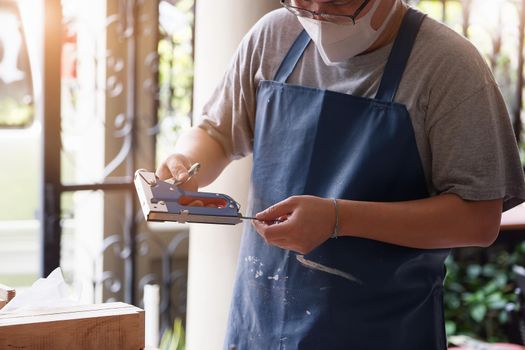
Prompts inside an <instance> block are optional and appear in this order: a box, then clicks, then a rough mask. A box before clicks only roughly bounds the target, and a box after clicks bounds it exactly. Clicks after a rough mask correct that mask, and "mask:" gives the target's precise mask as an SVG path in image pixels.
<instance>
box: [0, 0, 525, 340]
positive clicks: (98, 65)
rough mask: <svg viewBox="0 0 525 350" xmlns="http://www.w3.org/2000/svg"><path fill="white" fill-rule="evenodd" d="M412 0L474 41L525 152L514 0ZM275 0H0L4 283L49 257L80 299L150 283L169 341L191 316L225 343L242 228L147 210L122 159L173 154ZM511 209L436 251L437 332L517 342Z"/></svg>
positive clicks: (136, 161)
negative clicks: (439, 288) (459, 244)
mask: <svg viewBox="0 0 525 350" xmlns="http://www.w3.org/2000/svg"><path fill="white" fill-rule="evenodd" d="M410 3H411V4H412V5H413V6H417V7H418V8H420V9H421V10H422V11H423V12H426V13H428V14H429V15H430V16H431V17H433V18H435V19H437V20H439V21H442V22H444V23H446V24H447V25H448V26H450V27H451V28H453V29H454V30H456V31H457V32H459V33H461V34H462V35H464V36H466V37H468V38H469V39H470V40H472V41H473V43H474V44H475V45H476V46H477V47H478V49H479V50H480V51H481V52H482V53H483V54H484V56H485V58H486V60H487V62H488V64H489V65H490V67H491V68H492V70H493V72H494V75H495V76H496V80H497V81H498V84H499V86H500V88H501V90H502V92H503V95H504V98H505V101H506V103H507V107H508V110H509V113H510V116H511V120H512V124H513V126H514V130H515V135H516V140H517V141H518V144H519V145H520V152H521V158H522V162H523V164H524V165H525V134H524V128H523V120H524V118H523V101H522V98H523V82H524V80H523V66H524V60H523V59H524V54H523V44H524V42H525V40H524V32H525V31H524V24H525V0H421V1H410ZM278 7H279V3H278V1H277V0H275V1H269V0H257V1H253V2H249V3H246V4H244V3H243V2H238V1H237V2H236V1H233V0H221V2H220V3H219V2H217V1H215V2H214V1H211V0H90V1H86V0H81V1H78V0H76V1H75V0H62V1H59V0H0V169H1V171H0V188H1V194H0V283H3V284H7V285H10V286H13V287H16V288H17V289H18V290H23V289H24V287H27V286H29V285H31V284H32V282H34V281H35V280H36V279H37V278H38V277H40V276H47V274H49V272H51V271H52V270H53V269H54V268H55V267H56V266H60V267H61V268H62V271H63V273H64V276H65V278H66V281H67V282H68V283H69V284H70V285H71V286H72V288H73V289H74V291H75V293H77V295H79V297H80V298H81V300H82V301H84V302H104V301H111V300H118V301H125V302H128V303H132V304H135V305H138V306H141V307H144V290H145V289H144V287H145V286H146V285H156V286H158V292H157V289H151V288H150V289H147V292H146V293H153V296H150V298H152V299H151V300H155V299H156V297H158V298H159V302H158V303H157V312H158V316H157V315H156V314H154V316H155V318H158V325H157V324H153V327H154V328H157V333H158V334H157V335H156V336H157V337H158V338H162V335H164V345H163V346H164V347H165V346H166V344H168V343H169V342H170V340H173V339H175V340H173V343H172V348H176V347H173V344H174V342H175V341H176V339H180V336H181V334H183V333H184V329H187V331H188V334H187V336H188V337H187V341H188V348H190V347H191V348H195V349H203V348H220V346H221V344H222V337H223V335H224V334H223V333H224V327H225V322H226V317H227V309H228V305H229V297H230V295H231V286H232V281H233V274H234V271H235V262H236V258H237V255H236V254H237V253H236V249H237V248H238V240H239V235H240V228H217V227H209V226H206V227H202V225H200V226H199V225H196V226H189V225H182V224H174V223H162V224H151V223H146V222H145V221H144V219H143V216H142V212H141V211H140V207H139V206H138V204H137V202H136V195H135V192H134V188H133V184H132V181H133V173H134V171H135V170H136V169H139V168H145V169H151V170H153V169H155V168H156V166H157V164H159V161H160V160H162V159H163V158H165V157H166V156H167V155H168V154H169V153H170V151H171V150H172V149H173V145H174V144H175V142H176V140H177V137H178V135H179V134H180V132H181V131H182V130H184V129H185V128H188V127H190V126H191V124H192V119H193V117H194V116H198V113H199V110H200V108H201V106H202V104H203V103H204V101H205V100H206V98H208V96H209V95H210V94H211V91H212V89H213V87H214V85H215V84H216V83H217V82H218V80H219V79H220V77H221V76H222V74H223V72H224V70H225V69H226V66H227V63H228V61H229V59H230V57H231V55H232V54H233V52H234V50H235V48H236V46H237V45H238V43H239V41H240V39H241V38H242V36H243V35H244V34H245V33H246V32H247V31H248V30H249V28H250V26H251V25H252V24H253V23H255V21H256V20H257V19H258V18H260V17H261V16H262V15H264V14H265V13H267V12H268V11H270V10H272V9H274V8H278ZM249 166H250V160H246V162H244V163H242V164H241V165H234V166H233V168H232V169H230V170H227V171H226V174H225V175H224V176H223V177H224V180H222V181H223V182H221V181H219V182H218V185H216V186H217V187H216V189H215V190H217V191H219V192H222V193H228V194H230V195H232V197H233V198H235V199H237V200H239V202H241V204H244V203H245V201H246V194H247V187H248V178H249V174H250V171H249ZM239 179H242V180H239ZM239 181H240V182H239ZM513 223H514V224H513V225H511V226H509V227H506V228H504V229H502V234H501V235H500V238H499V239H498V241H497V242H496V243H495V244H494V245H493V246H492V247H491V248H489V249H483V250H482V249H474V248H468V249H459V250H456V251H455V252H454V253H453V255H452V256H451V257H450V258H449V260H448V261H447V268H448V275H447V280H446V294H445V304H446V314H445V317H446V325H447V334H448V335H450V336H452V335H469V336H472V337H475V338H477V339H482V340H485V341H490V342H514V343H518V344H523V343H524V342H525V323H524V322H525V306H524V307H522V304H523V303H522V292H521V291H522V290H524V291H525V269H523V268H522V267H521V266H525V216H523V218H522V220H521V221H520V218H519V217H518V220H517V221H513ZM190 230H191V244H190V239H189V237H190ZM213 254H215V255H213ZM188 270H190V274H189V275H188ZM191 271H193V272H191ZM521 283H523V284H524V285H523V286H521ZM188 284H189V285H190V288H189V289H188ZM156 293H158V294H156ZM146 298H148V296H146ZM187 310H188V315H187ZM187 316H188V317H187ZM174 325H175V327H174ZM150 327H151V326H150ZM170 332H171V333H170ZM173 332H175V335H174V334H173ZM203 335H207V336H206V337H203ZM177 337H179V338H177ZM150 341H151V342H154V343H155V342H156V344H158V342H159V340H158V339H156V338H154V339H153V340H151V339H150ZM156 344H155V345H156ZM178 344H179V345H177V346H179V349H182V348H183V347H184V346H183V342H179V343H178Z"/></svg>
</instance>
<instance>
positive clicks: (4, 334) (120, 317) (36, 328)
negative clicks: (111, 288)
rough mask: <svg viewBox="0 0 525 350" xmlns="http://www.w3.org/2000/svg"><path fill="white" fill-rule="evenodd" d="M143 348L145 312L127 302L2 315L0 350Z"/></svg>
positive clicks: (112, 349) (113, 349)
mask: <svg viewBox="0 0 525 350" xmlns="http://www.w3.org/2000/svg"><path fill="white" fill-rule="evenodd" d="M143 348H144V311H143V310H142V309H139V308H137V307H135V306H132V305H128V304H124V303H107V304H94V305H84V306H75V307H68V308H59V309H55V310H52V311H49V310H48V311H40V312H17V313H10V312H8V313H0V349H24V350H25V349H28V350H29V349H35V350H36V349H38V350H51V349H54V350H70V349H75V350H76V349H79V350H84V349H86V350H88V349H89V350H91V349H93V350H117V349H118V350H139V349H143Z"/></svg>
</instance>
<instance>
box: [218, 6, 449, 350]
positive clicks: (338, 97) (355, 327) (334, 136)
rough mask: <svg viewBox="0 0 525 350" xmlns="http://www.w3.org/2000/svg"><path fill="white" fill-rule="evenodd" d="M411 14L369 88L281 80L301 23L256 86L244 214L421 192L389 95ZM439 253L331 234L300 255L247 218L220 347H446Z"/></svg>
mask: <svg viewBox="0 0 525 350" xmlns="http://www.w3.org/2000/svg"><path fill="white" fill-rule="evenodd" d="M423 19H424V15H423V14H421V13H420V12H417V11H415V10H412V9H409V10H408V12H407V14H406V15H405V18H404V20H403V23H402V26H401V29H400V31H399V34H398V37H397V39H396V41H395V43H394V45H393V48H392V52H391V54H390V57H389V59H388V63H387V65H386V67H385V71H384V74H383V77H382V80H381V83H380V87H379V89H378V92H377V95H376V97H375V98H373V99H371V98H363V97H359V96H352V95H347V94H343V93H338V92H333V91H325V90H321V89H315V88H309V87H304V86H296V85H289V84H287V83H286V80H287V79H288V77H289V76H290V74H291V73H292V71H293V70H294V67H295V65H296V63H297V62H298V61H299V60H300V59H301V56H302V53H303V52H304V50H305V48H306V46H307V45H308V44H309V42H310V38H309V37H308V36H307V34H306V33H305V32H304V31H303V32H302V33H301V35H300V36H299V37H298V39H297V40H296V42H295V43H294V44H293V46H292V48H291V49H290V51H289V52H288V54H287V56H286V58H285V59H284V60H283V62H282V64H281V66H280V68H279V70H278V71H277V73H276V76H275V80H274V81H263V82H261V83H260V86H259V89H258V93H257V114H256V126H255V139H254V154H253V156H254V166H253V173H252V189H251V194H250V196H251V206H252V208H251V209H252V212H253V213H256V212H258V211H260V210H262V209H265V208H267V207H268V206H270V205H272V204H274V203H277V202H279V201H281V200H283V199H285V198H287V197H289V196H293V195H314V196H319V197H332V198H340V199H351V200H357V201H376V202H393V201H408V200H416V199H421V198H425V197H428V196H429V194H428V191H427V187H426V183H425V178H424V174H423V169H422V165H421V161H420V158H419V153H418V150H417V147H416V142H415V138H414V131H413V128H412V124H411V121H410V117H409V114H408V111H407V109H406V107H405V106H404V105H401V104H398V103H396V102H394V97H395V94H396V91H397V87H398V86H399V82H400V80H401V77H402V75H403V71H404V68H405V65H406V62H407V60H408V57H409V56H410V52H411V50H412V46H413V43H414V41H415V38H416V36H417V33H418V30H419V27H420V25H421V22H422V21H423ZM448 253H449V251H448V250H446V249H443V250H420V249H411V248H406V247H401V246H397V245H392V244H386V243H382V242H378V241H373V240H369V239H362V238H354V237H339V238H337V239H329V240H328V241H326V242H325V243H323V244H322V245H321V246H319V247H318V248H316V249H315V250H314V251H312V252H311V253H310V254H307V255H305V256H302V255H299V254H297V253H295V252H292V251H288V250H283V249H280V248H277V247H275V246H271V245H268V244H266V243H265V242H264V240H263V239H262V238H261V237H260V236H259V234H257V232H255V231H254V229H253V227H252V226H251V225H247V226H246V232H245V234H244V235H243V240H242V244H241V253H240V257H239V265H238V271H237V280H236V286H235V289H234V295H233V299H232V308H231V312H230V321H229V327H228V332H227V335H226V341H225V348H226V349H237V350H257V349H261V350H269V349H270V350H274V349H319V350H326V349H352V350H354V349H355V350H360V349H367V350H368V349H377V350H384V349H403V350H407V349H410V350H434V349H435V350H443V349H446V339H445V332H444V321H443V305H442V286H443V278H444V260H445V258H446V257H447V255H448Z"/></svg>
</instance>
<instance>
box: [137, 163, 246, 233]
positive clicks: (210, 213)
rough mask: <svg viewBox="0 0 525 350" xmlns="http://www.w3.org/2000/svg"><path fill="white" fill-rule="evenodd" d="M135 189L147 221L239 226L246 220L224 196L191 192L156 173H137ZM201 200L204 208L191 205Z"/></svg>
mask: <svg viewBox="0 0 525 350" xmlns="http://www.w3.org/2000/svg"><path fill="white" fill-rule="evenodd" d="M134 182H135V188H136V190H137V194H138V196H139V199H140V205H141V207H142V211H143V213H144V217H145V218H146V220H147V221H175V222H180V223H186V222H192V223H208V224H226V225H235V224H238V223H240V222H241V221H242V219H251V218H246V217H243V216H242V215H241V213H240V212H239V210H240V206H239V204H238V203H237V202H236V201H235V200H233V199H232V198H231V197H230V196H227V195H225V194H221V193H210V192H190V191H185V190H183V189H181V188H180V187H178V186H177V185H175V184H171V183H169V182H167V181H163V180H159V179H158V178H157V176H156V175H155V173H154V172H151V171H147V170H143V169H141V170H137V171H136V172H135V178H134ZM195 201H200V202H201V203H202V206H201V205H198V206H196V205H191V204H192V203H194V202H195Z"/></svg>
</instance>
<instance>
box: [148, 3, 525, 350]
mask: <svg viewBox="0 0 525 350" xmlns="http://www.w3.org/2000/svg"><path fill="white" fill-rule="evenodd" d="M281 3H282V4H283V6H284V7H285V8H286V9H281V10H278V11H274V12H272V13H270V14H268V15H267V16H265V17H264V18H263V19H261V20H260V21H259V22H258V23H257V24H256V25H255V26H254V27H253V28H252V30H251V31H250V33H248V34H247V36H246V37H245V38H244V40H243V42H242V44H241V46H240V47H239V49H238V51H237V54H236V55H235V57H234V59H233V61H232V64H231V66H230V67H229V69H228V71H227V72H226V75H225V77H224V79H223V81H222V82H221V84H220V85H219V86H218V87H217V90H216V92H215V94H214V95H213V96H212V98H211V99H210V102H209V103H208V104H207V105H206V106H205V108H204V113H203V118H202V120H201V121H200V123H199V124H198V126H197V127H195V128H193V129H191V130H190V131H189V132H188V133H187V134H186V135H185V136H183V137H182V138H181V140H180V141H179V142H178V144H177V150H176V153H175V154H174V155H172V156H170V157H168V158H167V159H166V161H165V162H164V163H163V164H162V165H161V166H160V167H159V169H158V170H157V175H158V176H159V177H160V178H161V179H166V178H169V177H175V178H176V179H178V180H180V179H182V180H184V179H185V178H186V177H187V176H188V174H187V169H188V168H189V167H190V166H191V165H192V164H193V163H196V162H198V163H201V164H202V172H201V173H199V175H198V176H196V177H194V178H192V179H191V180H190V181H189V182H188V183H187V184H186V185H185V187H186V188H187V189H190V190H197V189H198V188H199V187H202V186H205V185H207V184H209V183H210V182H212V181H213V180H214V179H215V178H216V177H217V176H218V175H219V174H220V172H221V171H222V169H223V168H224V167H225V166H226V165H227V164H228V163H229V162H230V161H231V160H233V159H237V158H240V157H243V156H245V155H247V154H249V153H250V152H253V159H254V166H253V173H252V189H251V193H250V208H249V209H248V214H252V213H254V214H255V213H257V214H256V215H257V219H258V220H254V221H253V225H252V226H247V227H246V231H245V234H244V235H243V241H242V245H241V253H240V258H239V266H238V274H237V282H236V287H235V291H234V297H233V301H232V309H231V314H230V323H229V329H228V334H227V338H226V344H225V347H226V348H236V349H414V350H423V349H425V350H427V349H428V350H431V349H440V350H442V349H446V339H445V332H444V321H443V306H442V284H443V278H444V260H445V258H446V257H447V255H448V253H449V249H450V248H453V247H461V246H488V245H490V244H491V243H492V242H493V241H494V239H495V238H496V236H497V233H498V229H499V222H500V217H501V212H502V210H507V209H509V208H511V207H513V206H515V205H517V204H519V203H521V202H522V201H523V200H524V199H525V185H524V181H523V172H522V169H521V165H520V163H519V158H518V155H517V148H516V144H515V141H514V138H513V134H512V130H511V126H510V122H509V118H508V115H507V112H506V110H505V105H504V103H503V101H502V98H501V95H500V93H499V91H498V88H497V85H496V83H495V82H494V79H493V77H492V75H491V73H490V71H489V69H488V68H487V65H486V64H485V62H484V60H483V58H482V57H481V56H480V55H479V54H478V52H477V51H476V50H475V48H474V47H473V46H472V45H471V44H470V43H469V42H468V41H466V40H465V39H464V38H462V37H460V36H459V35H457V34H455V33H454V32H453V31H451V30H450V29H448V28H446V27H445V26H443V25H441V24H439V23H437V22H435V21H433V20H431V19H428V18H427V19H425V17H424V15H423V14H421V13H419V12H417V11H415V10H413V9H409V8H408V7H407V6H406V5H404V4H403V3H402V1H401V0H351V1H328V0H310V1H306V0H282V1H281ZM287 10H288V11H287ZM310 39H311V40H310Z"/></svg>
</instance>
